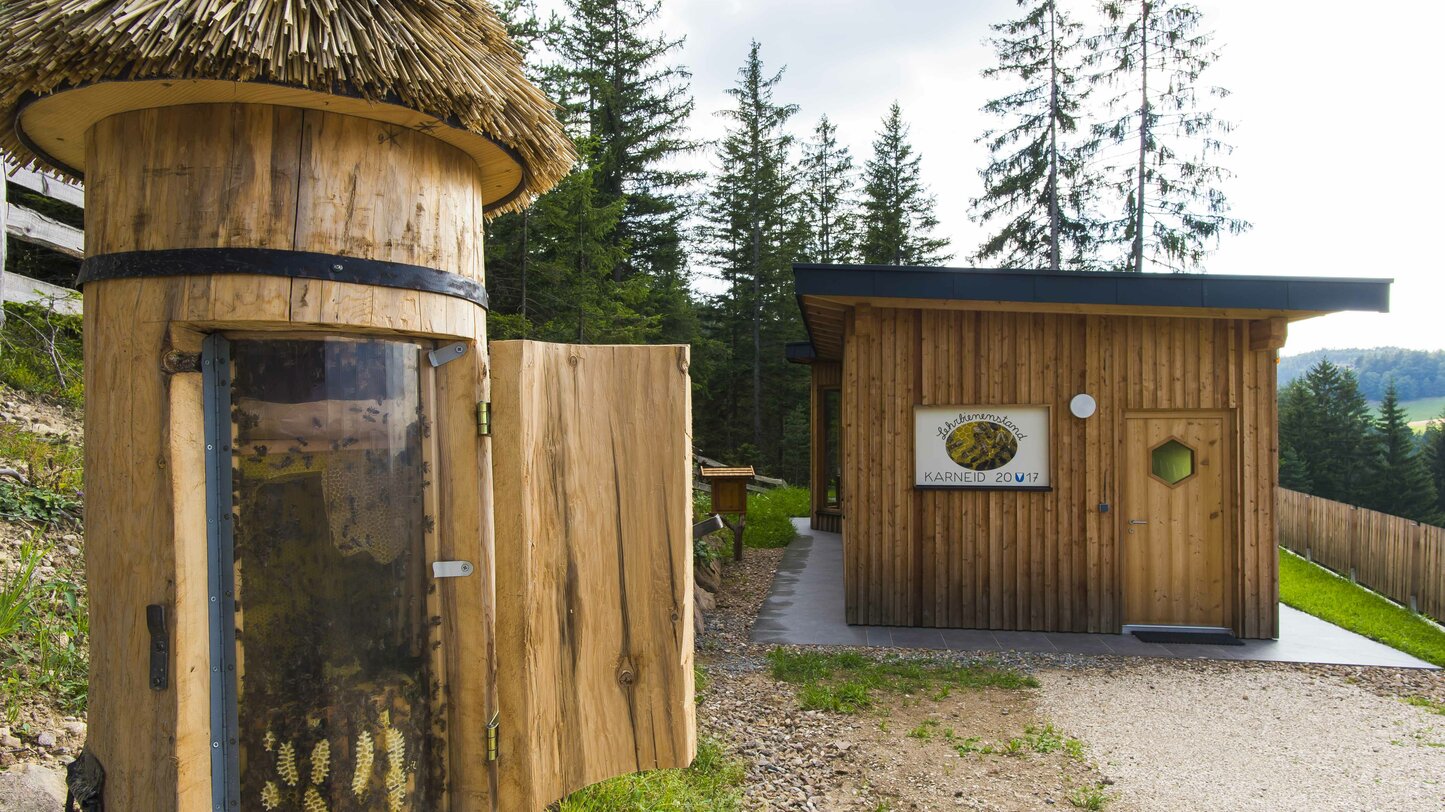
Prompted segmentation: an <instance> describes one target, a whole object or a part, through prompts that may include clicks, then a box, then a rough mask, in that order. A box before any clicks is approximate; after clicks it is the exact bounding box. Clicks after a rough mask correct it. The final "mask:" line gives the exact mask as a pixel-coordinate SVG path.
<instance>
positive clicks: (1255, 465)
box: [814, 306, 1278, 638]
mask: <svg viewBox="0 0 1445 812" xmlns="http://www.w3.org/2000/svg"><path fill="white" fill-rule="evenodd" d="M1249 324H1250V323H1249V322H1248V321H1244V320H1223V319H1187V318H1163V317H1139V316H1104V315H1055V314H1037V313H1012V312H996V311H962V310H942V309H926V310H919V309H891V308H877V307H868V306H860V307H859V308H857V309H856V310H855V311H854V312H852V313H850V314H849V315H848V317H847V318H846V320H845V334H846V343H845V350H844V354H843V355H844V357H843V363H842V369H841V378H842V382H843V480H844V482H845V483H846V490H845V498H844V513H845V515H846V517H847V518H846V521H845V522H844V529H843V532H844V541H845V545H844V549H845V562H844V583H845V586H844V588H845V593H846V614H847V620H848V622H849V623H862V624H881V625H898V626H929V627H953V628H986V629H1019V630H1035V631H1070V632H1116V631H1118V630H1119V628H1120V626H1121V624H1122V623H1123V618H1122V617H1121V614H1120V609H1121V597H1120V572H1119V567H1120V561H1121V557H1120V555H1119V543H1120V537H1121V532H1122V530H1121V527H1120V525H1121V523H1122V522H1123V521H1124V520H1125V517H1123V516H1122V514H1121V512H1120V500H1121V498H1122V490H1121V485H1120V477H1119V475H1118V472H1119V470H1120V466H1122V465H1123V464H1124V460H1123V440H1124V435H1123V420H1124V415H1125V413H1126V412H1130V411H1141V410H1170V409H1213V410H1226V411H1227V412H1228V413H1229V415H1230V417H1231V420H1230V423H1231V425H1229V426H1227V428H1226V431H1227V432H1228V433H1229V434H1231V437H1230V442H1231V448H1233V450H1234V452H1235V453H1234V454H1233V458H1234V460H1235V464H1234V465H1233V466H1231V468H1232V470H1231V472H1230V477H1229V480H1228V482H1227V485H1226V487H1227V489H1228V490H1230V491H1232V495H1231V507H1232V515H1233V517H1234V518H1233V527H1232V529H1231V530H1232V532H1231V533H1230V540H1229V543H1230V545H1231V548H1230V551H1229V552H1228V560H1229V561H1230V564H1231V572H1230V573H1229V576H1228V577H1229V578H1230V579H1231V580H1232V582H1233V583H1234V584H1235V587H1234V590H1233V594H1232V600H1233V606H1232V610H1233V611H1232V613H1231V614H1232V617H1233V618H1234V626H1235V629H1234V631H1235V632H1236V633H1237V634H1239V635H1241V636H1245V637H1252V638H1270V637H1274V636H1275V633H1276V623H1277V614H1278V610H1277V601H1278V572H1277V567H1278V565H1277V561H1276V559H1275V515H1274V509H1275V487H1276V479H1277V476H1276V456H1277V443H1276V435H1275V408H1276V406H1275V353H1274V351H1273V350H1264V351H1254V350H1250V349H1249ZM815 369H816V368H815ZM816 375H817V373H816V372H815V395H814V396H815V400H816V398H817V394H816V389H817V384H816ZM1081 392H1087V393H1089V394H1092V395H1093V396H1094V397H1095V399H1096V400H1097V401H1098V405H1099V408H1098V412H1097V413H1096V414H1095V415H1094V416H1093V417H1091V418H1089V419H1087V420H1079V419H1077V418H1074V417H1073V416H1072V415H1070V413H1069V408H1068V404H1069V400H1070V399H1071V398H1072V397H1073V396H1074V395H1076V394H1079V393H1081ZM1009 403H1028V404H1046V405H1048V406H1050V407H1052V410H1053V449H1052V479H1053V488H1054V489H1053V490H1052V491H1051V492H1042V493H1040V492H1000V491H963V490H916V489H914V487H913V407H914V406H915V405H924V406H934V405H939V406H945V405H954V404H957V405H988V404H1009ZM817 410H818V407H817V406H816V405H815V410H814V413H815V415H817V414H818V411H817ZM816 470H817V468H816V467H815V471H816ZM1100 504H1108V505H1109V506H1110V509H1109V511H1108V512H1100V510H1099V507H1098V506H1099V505H1100ZM815 516H816V511H815Z"/></svg>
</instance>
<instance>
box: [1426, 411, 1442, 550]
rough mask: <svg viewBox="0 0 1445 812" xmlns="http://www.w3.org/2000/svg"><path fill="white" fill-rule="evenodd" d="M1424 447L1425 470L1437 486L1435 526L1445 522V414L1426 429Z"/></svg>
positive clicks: (1433, 521) (1433, 520)
mask: <svg viewBox="0 0 1445 812" xmlns="http://www.w3.org/2000/svg"><path fill="white" fill-rule="evenodd" d="M1422 445H1423V447H1424V455H1423V456H1424V459H1425V470H1426V471H1428V472H1429V473H1430V481H1431V483H1432V484H1434V486H1435V516H1434V518H1433V519H1432V520H1431V521H1432V523H1434V524H1440V523H1441V522H1442V521H1445V412H1442V413H1441V414H1440V416H1439V417H1437V418H1435V419H1434V420H1432V421H1430V425H1429V426H1426V427H1425V440H1424V442H1423V443H1422Z"/></svg>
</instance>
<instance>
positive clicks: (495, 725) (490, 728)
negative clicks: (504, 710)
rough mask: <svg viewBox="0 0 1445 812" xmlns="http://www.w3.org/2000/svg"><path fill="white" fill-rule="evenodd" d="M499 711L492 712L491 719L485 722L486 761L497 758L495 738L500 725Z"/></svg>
mask: <svg viewBox="0 0 1445 812" xmlns="http://www.w3.org/2000/svg"><path fill="white" fill-rule="evenodd" d="M501 716H502V715H501V713H494V714H492V721H490V722H487V761H496V760H497V738H498V731H499V730H500V729H501V727H502V721H501Z"/></svg>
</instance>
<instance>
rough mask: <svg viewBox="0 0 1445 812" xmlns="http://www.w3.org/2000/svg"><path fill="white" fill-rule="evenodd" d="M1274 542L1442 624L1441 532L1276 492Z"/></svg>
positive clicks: (1444, 566)
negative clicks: (1277, 532)
mask: <svg viewBox="0 0 1445 812" xmlns="http://www.w3.org/2000/svg"><path fill="white" fill-rule="evenodd" d="M1277 514H1278V516H1279V543H1280V546H1281V547H1284V548H1286V549H1288V550H1291V551H1293V552H1296V553H1298V554H1300V555H1302V556H1304V557H1305V558H1307V559H1309V560H1311V561H1314V562H1315V563H1316V564H1319V565H1320V566H1323V567H1328V568H1329V569H1331V570H1334V571H1335V572H1337V573H1339V574H1340V575H1343V576H1345V577H1347V578H1351V579H1352V580H1354V581H1356V582H1358V583H1359V584H1360V585H1361V586H1364V587H1367V588H1369V589H1372V590H1374V591H1375V592H1378V593H1380V594H1381V595H1384V596H1386V597H1388V598H1390V599H1391V600H1394V601H1398V602H1399V603H1401V604H1403V605H1405V606H1408V607H1410V608H1412V609H1414V610H1415V611H1417V612H1419V613H1420V614H1423V615H1428V616H1430V617H1432V618H1434V619H1435V620H1437V621H1441V622H1445V528H1439V527H1434V526H1431V525H1428V524H1420V523H1419V522H1415V521H1411V520H1409V519H1404V518H1401V517H1399V516H1391V515H1389V514H1387V513H1378V512H1376V511H1373V510H1366V509H1364V508H1359V507H1355V506H1354V505H1347V504H1345V503H1343V502H1334V501H1331V500H1329V499H1321V498H1319V497H1318V496H1310V495H1309V494H1304V493H1299V492H1298V491H1292V490H1288V489H1286V488H1280V489H1279V501H1278V506H1277Z"/></svg>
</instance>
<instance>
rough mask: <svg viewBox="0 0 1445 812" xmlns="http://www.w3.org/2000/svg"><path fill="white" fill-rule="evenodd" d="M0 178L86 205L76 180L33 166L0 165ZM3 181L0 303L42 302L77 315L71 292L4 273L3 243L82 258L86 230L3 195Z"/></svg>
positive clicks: (0, 318) (0, 190) (0, 313)
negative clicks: (14, 241) (15, 242)
mask: <svg viewBox="0 0 1445 812" xmlns="http://www.w3.org/2000/svg"><path fill="white" fill-rule="evenodd" d="M0 176H3V178H0V181H5V182H9V183H14V184H16V185H17V186H22V187H24V188H26V189H29V190H31V191H33V192H38V193H39V194H42V195H45V196H46V197H49V198H53V199H55V200H59V201H61V202H63V203H69V204H70V205H72V206H77V207H80V208H85V190H84V189H83V188H82V187H81V186H80V185H79V184H75V183H68V182H66V181H62V180H57V179H55V178H52V177H50V176H48V175H44V174H41V173H39V172H36V171H34V170H33V169H21V168H19V167H15V166H11V165H10V164H9V163H6V164H3V165H0ZM5 182H0V303H3V302H6V301H16V302H42V303H44V304H45V305H46V306H48V307H51V308H52V309H54V310H58V311H60V312H63V313H72V314H78V313H79V312H80V301H79V299H78V298H75V297H73V296H67V294H74V291H72V290H70V289H69V288H62V287H60V286H58V285H51V284H49V283H46V282H41V281H39V280H37V279H31V278H29V277H27V276H21V275H20V274H7V273H5V255H6V250H5V249H6V245H5V242H6V240H7V239H9V238H14V239H17V240H23V241H25V242H28V243H33V244H35V245H39V246H41V247H44V248H49V249H50V250H52V251H58V252H60V253H62V254H65V255H66V256H68V257H74V258H76V259H82V258H84V256H85V232H83V231H81V230H80V229H78V228H75V227H74V226H69V225H66V224H65V223H61V222H58V221H56V220H53V219H51V218H49V217H46V216H45V215H43V214H40V213H39V212H34V211H31V210H30V209H27V208H24V207H23V206H18V205H16V204H14V203H11V202H9V201H8V200H7V199H6V194H5V191H6V189H5ZM4 323H5V311H4V310H3V309H0V324H4Z"/></svg>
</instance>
